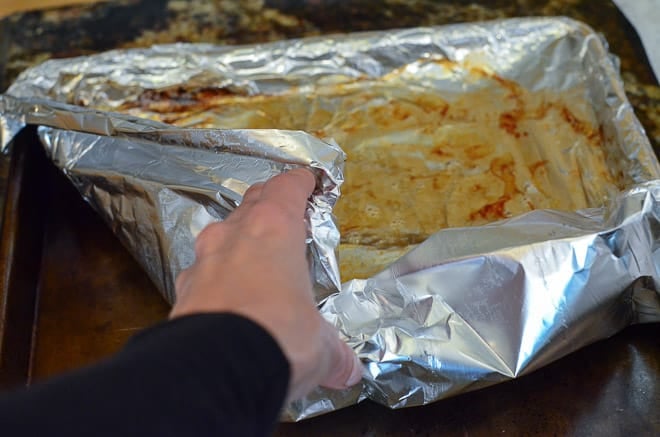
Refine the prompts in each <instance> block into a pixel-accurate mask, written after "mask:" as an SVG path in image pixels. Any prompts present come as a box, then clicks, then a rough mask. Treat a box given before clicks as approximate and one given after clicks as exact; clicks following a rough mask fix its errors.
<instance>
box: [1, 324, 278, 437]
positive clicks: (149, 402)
mask: <svg viewBox="0 0 660 437" xmlns="http://www.w3.org/2000/svg"><path fill="white" fill-rule="evenodd" d="M288 378H289V366H288V363H287V360H286V358H285V357H284V355H283V354H282V351H281V350H280V348H279V346H278V345H277V343H276V342H275V341H274V340H273V339H272V337H271V336H270V335H269V334H268V333H267V332H266V331H265V330H263V329H262V328H261V327H259V326H258V325H256V324H254V323H253V322H251V321H249V320H247V319H244V318H242V317H239V316H235V315H229V314H206V315H195V316H189V317H183V318H180V319H175V320H173V321H170V322H167V323H163V324H161V325H158V326H156V327H153V328H151V329H148V330H146V331H144V332H142V333H141V334H139V335H137V336H136V337H134V338H133V339H132V340H131V341H130V342H129V343H128V344H127V346H126V347H125V348H124V349H123V350H122V351H120V352H119V353H118V354H117V355H115V356H113V357H112V358H110V359H108V360H106V361H104V362H102V363H100V364H98V365H96V366H93V367H89V368H86V369H83V370H80V371H77V372H75V373H71V374H68V375H65V376H62V377H59V378H56V379H53V380H51V381H47V382H45V383H42V384H37V385H35V386H33V387H32V388H30V389H29V390H23V391H19V392H16V393H11V394H6V395H3V396H0V431H2V434H3V435H13V434H16V435H45V434H52V433H55V434H58V433H60V432H61V433H65V434H66V435H68V436H76V435H96V436H99V435H112V436H122V435H140V436H145V435H196V436H204V435H267V434H269V433H270V432H271V431H272V429H273V426H274V424H275V422H276V420H277V417H278V413H279V410H280V408H281V405H282V403H283V402H284V399H285V396H286V390H287V386H288Z"/></svg>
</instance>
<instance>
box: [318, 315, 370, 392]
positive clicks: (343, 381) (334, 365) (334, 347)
mask: <svg viewBox="0 0 660 437" xmlns="http://www.w3.org/2000/svg"><path fill="white" fill-rule="evenodd" d="M322 329H324V330H325V333H324V335H323V336H322V337H324V338H327V342H326V344H325V346H326V347H327V351H328V353H329V354H330V357H328V358H329V363H330V367H329V369H328V373H327V374H326V375H325V377H324V378H323V379H322V380H321V382H320V385H322V386H323V387H327V388H332V389H338V390H340V389H345V388H348V387H351V386H353V385H355V384H357V383H358V382H360V380H361V379H362V363H361V362H360V359H359V358H358V357H357V355H355V352H354V351H353V349H351V348H350V347H349V346H348V345H347V344H346V343H344V342H343V341H342V340H341V339H340V338H339V335H338V334H337V331H336V329H335V328H334V327H333V326H332V325H330V324H329V323H328V322H327V321H325V320H324V326H323V328H322Z"/></svg>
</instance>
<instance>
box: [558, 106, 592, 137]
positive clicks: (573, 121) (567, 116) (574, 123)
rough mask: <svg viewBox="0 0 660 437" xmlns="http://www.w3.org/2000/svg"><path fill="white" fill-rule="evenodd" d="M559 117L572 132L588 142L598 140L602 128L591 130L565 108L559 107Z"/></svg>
mask: <svg viewBox="0 0 660 437" xmlns="http://www.w3.org/2000/svg"><path fill="white" fill-rule="evenodd" d="M561 115H562V117H563V118H564V120H566V122H567V123H568V125H569V126H570V127H571V129H573V132H575V133H577V134H580V135H584V136H585V137H587V139H588V140H589V141H593V140H597V139H600V137H601V136H602V135H601V132H602V127H599V129H593V128H591V127H590V126H589V125H588V124H587V123H585V122H584V121H582V120H580V119H579V118H577V117H576V116H575V115H574V114H573V113H572V112H571V111H570V110H569V109H568V108H567V107H566V106H562V107H561Z"/></svg>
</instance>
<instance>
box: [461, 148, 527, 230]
mask: <svg viewBox="0 0 660 437" xmlns="http://www.w3.org/2000/svg"><path fill="white" fill-rule="evenodd" d="M514 169H515V164H514V162H513V159H512V158H511V156H506V157H497V158H495V159H493V160H492V161H491V163H490V171H491V172H492V173H493V175H495V176H496V177H497V178H499V179H501V180H502V182H504V194H502V195H501V196H500V197H499V198H498V199H497V200H496V201H495V202H491V203H488V204H486V205H484V206H482V207H481V208H479V209H478V210H476V211H474V212H472V213H470V221H472V222H473V221H475V220H477V219H482V220H488V221H495V220H500V219H503V218H507V217H509V214H508V213H507V211H506V203H507V202H508V201H509V200H511V198H512V196H513V195H514V194H517V193H520V190H518V188H517V187H516V176H515V174H514V171H513V170H514ZM480 188H481V189H483V188H482V187H480Z"/></svg>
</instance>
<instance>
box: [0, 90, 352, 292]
mask: <svg viewBox="0 0 660 437" xmlns="http://www.w3.org/2000/svg"><path fill="white" fill-rule="evenodd" d="M0 110H1V111H2V112H3V113H5V115H4V116H3V120H4V121H3V125H6V126H8V127H10V128H11V129H7V130H6V131H4V132H2V140H3V141H5V142H7V141H6V139H7V138H10V137H11V136H12V134H13V133H15V132H17V131H18V130H20V127H21V125H25V124H37V125H40V127H39V129H38V133H39V137H40V138H41V141H42V143H43V145H44V146H45V148H46V151H47V153H48V154H49V156H50V157H51V158H52V160H53V162H54V163H55V165H57V166H58V167H59V168H60V169H62V171H63V172H64V173H65V174H66V175H67V176H68V177H69V179H70V180H71V181H72V182H73V184H74V185H75V186H76V188H77V189H78V190H79V191H80V193H81V194H82V195H83V197H84V198H85V200H87V201H88V202H89V203H90V204H91V205H92V206H93V207H94V208H95V209H96V210H97V211H98V212H99V213H100V214H101V216H102V217H103V218H104V220H105V221H106V222H107V223H108V225H109V226H110V227H111V228H112V230H113V232H114V233H115V234H116V235H117V236H118V237H119V239H120V240H121V241H122V243H123V244H124V245H125V246H126V247H127V248H128V249H129V250H130V251H131V252H132V254H133V255H134V257H135V258H136V259H137V261H138V262H139V263H140V264H141V265H142V267H143V268H144V269H145V270H146V271H147V273H148V274H149V276H150V278H151V279H152V280H153V282H154V283H155V284H156V286H157V287H158V289H159V290H160V291H161V292H162V293H163V295H164V297H165V298H166V300H167V301H168V302H170V303H173V302H174V300H175V294H174V281H175V279H176V276H177V275H178V274H179V272H180V271H181V270H183V269H185V268H187V267H189V266H190V265H191V264H192V263H193V261H194V258H195V255H194V241H195V238H196V237H197V235H198V234H199V232H200V231H201V230H202V229H203V228H204V227H206V225H208V224H210V223H213V222H217V221H221V220H223V219H224V218H225V217H226V216H227V215H228V214H229V213H230V212H231V211H233V210H234V209H235V208H236V207H237V206H238V205H239V204H240V202H241V199H242V196H243V193H244V192H245V191H246V190H247V189H248V187H250V185H252V184H254V183H257V182H264V181H266V180H268V179H270V178H271V177H273V176H275V175H277V174H280V173H283V172H285V171H287V170H291V169H293V168H297V167H306V168H309V169H311V170H312V171H314V173H315V174H316V175H317V190H316V192H315V193H314V195H313V196H312V198H311V199H310V201H309V203H308V208H307V214H306V215H307V218H308V222H309V224H310V228H309V239H308V248H309V259H310V266H311V269H312V271H311V274H312V277H313V278H314V292H315V294H316V298H317V300H321V299H322V298H324V297H325V296H327V295H328V294H330V293H331V292H334V291H336V290H337V289H338V288H339V287H340V283H339V272H338V269H337V263H336V257H335V253H334V250H335V247H336V246H337V243H338V242H339V232H338V230H337V228H336V226H335V223H334V218H333V216H332V206H333V205H334V203H335V201H336V200H337V197H338V196H339V186H340V185H341V183H342V182H343V175H342V172H341V170H342V167H343V162H344V158H345V156H344V153H343V152H342V151H341V149H339V147H337V146H336V145H333V144H328V143H325V142H323V141H321V140H318V139H317V138H315V137H313V136H311V135H309V134H306V133H304V132H290V131H279V130H278V131H273V130H266V129H264V130H213V129H178V128H172V127H171V126H168V125H165V124H160V123H156V122H153V121H149V120H141V119H136V118H134V117H127V116H125V115H122V114H110V113H101V112H98V111H92V110H88V109H82V108H79V107H73V106H70V105H66V104H62V103H58V102H53V101H43V100H39V99H31V100H30V101H29V102H28V101H25V100H20V99H15V98H13V97H10V96H0Z"/></svg>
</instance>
